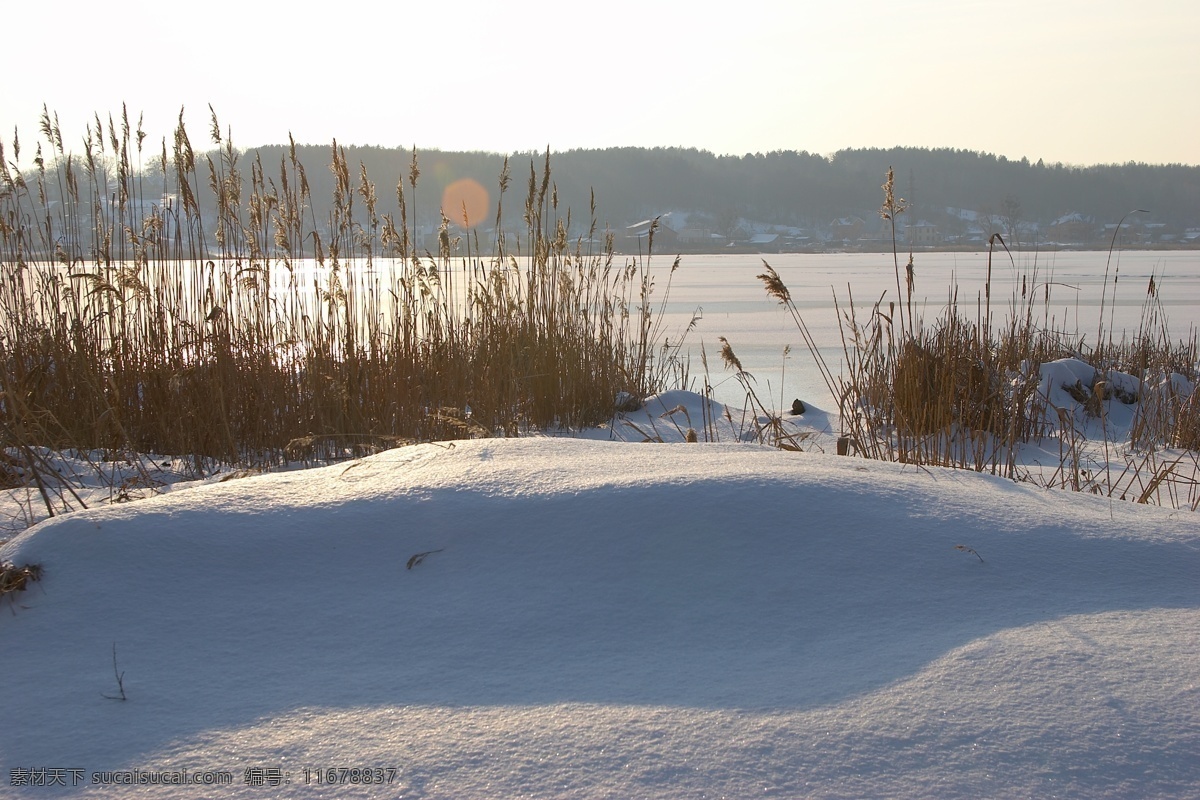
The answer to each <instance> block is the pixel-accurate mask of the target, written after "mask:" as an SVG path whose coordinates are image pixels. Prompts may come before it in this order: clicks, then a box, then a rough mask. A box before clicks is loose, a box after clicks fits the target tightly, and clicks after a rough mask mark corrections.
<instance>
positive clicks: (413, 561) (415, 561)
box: [407, 547, 446, 569]
mask: <svg viewBox="0 0 1200 800" xmlns="http://www.w3.org/2000/svg"><path fill="white" fill-rule="evenodd" d="M445 549H446V548H444V547H439V548H438V549H437V550H426V551H425V552H424V553H417V554H416V555H414V556H413V557H412V558H410V559H409V560H408V567H407V568H408V569H412V568H413V567H415V566H416V565H417V564H420V563H421V562H422V561H424V560H425V556H430V555H433V554H434V553H440V552H442V550H445Z"/></svg>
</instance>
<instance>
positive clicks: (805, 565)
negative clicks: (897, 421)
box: [0, 367, 1200, 800]
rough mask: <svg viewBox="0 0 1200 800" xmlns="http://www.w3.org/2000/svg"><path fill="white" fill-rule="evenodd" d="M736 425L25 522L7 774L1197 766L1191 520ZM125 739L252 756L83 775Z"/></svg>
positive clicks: (1113, 789) (1070, 788) (493, 448)
mask: <svg viewBox="0 0 1200 800" xmlns="http://www.w3.org/2000/svg"><path fill="white" fill-rule="evenodd" d="M1064 369H1065V367H1064ZM676 400H678V401H679V402H675V401H676ZM678 405H684V406H685V408H688V409H689V411H688V415H690V416H692V417H695V416H697V415H701V414H702V412H701V410H700V408H699V403H698V402H697V399H696V398H695V397H694V396H692V397H690V398H689V397H683V396H681V397H676V398H670V397H668V398H665V399H664V408H663V409H662V411H658V410H657V409H653V408H648V409H647V410H645V411H644V412H643V413H645V415H646V419H645V420H644V421H643V422H644V424H650V425H654V426H657V428H658V429H659V430H662V431H668V432H671V435H670V436H669V437H664V438H673V439H676V440H677V439H679V438H682V437H681V432H680V431H679V430H677V429H676V426H675V425H674V424H673V423H671V422H670V418H672V417H678V416H680V415H681V412H678V411H676V412H673V413H671V408H672V407H675V406H678ZM664 413H666V414H668V416H667V417H666V418H664V417H663V416H662V415H663V414H664ZM818 416H819V412H818ZM630 418H631V419H633V418H634V417H633V415H631V416H630ZM727 424H729V425H730V426H731V427H730V428H728V429H727V433H729V434H730V435H729V436H728V438H725V439H722V441H721V442H720V443H707V444H706V443H701V444H684V443H672V444H657V443H648V444H642V443H637V442H622V441H594V440H586V439H559V438H525V439H512V440H494V439H488V440H476V441H461V442H456V443H453V444H449V443H440V444H426V445H420V446H414V447H409V448H403V449H397V450H391V451H388V452H385V453H382V454H379V455H377V456H372V457H369V458H365V459H361V460H356V461H350V462H347V463H342V464H336V465H333V466H329V467H325V468H321V469H315V470H308V471H296V472H286V473H279V474H267V475H258V476H252V477H247V478H243V479H240V480H230V481H226V482H221V483H215V482H209V483H206V484H203V485H195V486H193V487H191V488H184V487H177V488H176V489H175V490H174V491H171V492H169V493H166V494H164V495H161V496H158V497H152V498H149V499H145V500H141V501H138V502H136V503H129V504H122V505H109V506H104V507H99V508H92V509H90V510H87V511H80V512H76V513H73V514H69V515H65V516H62V517H58V518H56V519H54V520H50V521H46V522H43V523H41V524H39V525H37V526H35V527H34V528H31V529H30V530H28V531H27V532H25V533H24V534H22V535H20V536H19V537H17V538H15V539H14V540H12V541H10V542H9V543H8V544H7V545H5V546H4V547H3V548H2V549H0V560H5V561H13V562H16V563H26V562H34V563H39V564H41V566H42V568H43V570H44V576H43V578H42V580H41V581H40V582H38V583H36V584H32V585H31V588H30V589H29V590H27V591H25V592H23V593H20V594H17V595H13V596H10V598H11V600H10V598H5V600H4V601H2V602H0V606H3V607H0V643H2V644H0V676H2V681H3V683H2V685H3V687H4V689H3V694H2V695H0V697H2V698H3V703H2V707H3V708H4V711H5V723H4V725H3V726H0V766H2V767H3V769H4V773H3V775H2V776H0V796H5V797H17V798H25V797H57V796H73V797H76V796H77V797H92V796H97V797H99V796H103V797H114V796H119V797H133V798H139V797H146V798H149V797H154V798H199V797H214V798H238V797H246V798H262V797H295V798H326V797H329V798H332V797H338V798H342V797H352V798H354V797H377V798H396V797H406V798H408V797H411V798H514V797H524V798H581V799H582V798H588V799H589V800H590V799H591V798H721V797H728V798H755V797H783V798H797V797H818V798H842V797H845V798H850V797H856V798H857V797H889V798H928V797H940V798H958V797H961V798H976V797H1001V798H1003V797H1075V798H1128V797H1180V798H1183V797H1197V796H1200V580H1198V579H1197V578H1198V576H1200V532H1198V528H1197V524H1196V520H1197V517H1196V516H1195V514H1194V513H1192V512H1190V511H1174V510H1171V509H1167V508H1159V507H1153V506H1144V505H1135V504H1133V503H1128V502H1121V501H1118V500H1109V499H1107V498H1102V497H1095V496H1089V495H1082V494H1078V493H1069V492H1065V491H1060V490H1053V489H1041V488H1037V487H1035V486H1033V485H1031V484H1028V483H1013V482H1010V481H1006V480H1002V479H1000V478H995V477H990V476H986V475H979V474H975V473H969V472H954V471H948V470H943V469H935V468H929V469H926V468H916V467H912V466H905V465H900V464H890V463H881V462H873V461H864V460H861V459H857V458H846V457H841V458H839V457H837V456H834V455H825V454H822V453H820V452H803V453H796V452H782V451H779V450H774V449H769V448H765V447H760V446H757V445H749V444H744V443H736V439H737V438H738V437H737V436H736V435H734V431H735V429H736V426H734V425H733V423H732V421H727ZM809 424H811V425H815V426H816V427H817V428H819V427H820V426H821V424H822V423H821V422H820V421H819V420H818V422H816V423H809ZM691 425H692V426H693V427H695V428H697V429H698V430H700V429H701V427H700V426H701V425H702V423H697V421H696V420H695V419H692V420H691ZM621 427H622V426H621V425H619V424H618V426H617V427H616V428H613V429H612V430H607V431H604V432H602V433H600V434H598V435H603V436H606V437H614V438H617V434H618V430H617V428H621ZM679 427H680V428H682V430H683V431H686V428H687V425H686V424H684V423H681V424H680V426H679ZM623 430H626V431H628V430H629V428H628V426H624V427H623ZM634 438H638V439H640V438H641V437H634ZM959 546H961V547H962V548H969V549H960V547H959ZM430 551H437V552H430ZM426 552H428V553H429V555H427V556H425V558H424V559H423V560H421V561H420V563H417V564H415V565H414V566H413V567H412V568H411V569H408V568H406V565H407V563H408V562H409V561H410V559H411V558H412V557H413V556H414V555H417V554H419V553H426ZM976 553H977V554H978V556H977V555H976ZM981 559H982V560H981ZM114 645H115V648H116V660H117V665H118V666H117V671H119V673H121V674H123V681H122V683H123V689H124V691H125V693H126V696H127V700H125V701H121V700H114V699H108V698H107V697H105V695H108V696H113V695H116V694H117V693H118V691H119V689H120V688H121V687H119V686H118V682H117V677H116V674H115V671H114V666H113V649H114ZM329 768H334V769H336V768H378V769H380V770H385V769H387V768H394V769H395V770H396V773H395V778H394V780H393V782H391V783H390V784H385V785H377V784H370V785H366V784H362V783H357V784H343V785H339V786H330V785H328V784H318V783H317V782H316V778H315V773H314V772H313V771H314V770H324V769H329ZM47 770H59V771H60V772H49V773H48V772H47ZM67 770H78V772H76V773H70V772H65V771H67ZM130 770H141V771H146V772H149V771H154V770H164V771H181V770H189V771H190V773H189V774H192V773H195V772H197V771H204V770H215V771H226V772H228V773H230V774H231V775H232V779H233V783H232V785H228V786H216V787H211V786H166V787H164V786H155V785H134V786H120V787H111V786H108V787H106V786H99V785H91V784H90V781H91V780H92V777H93V775H97V776H98V775H99V773H101V772H105V771H118V772H120V771H130ZM248 770H249V772H247V771H248ZM306 770H308V771H309V772H308V773H307V777H308V782H307V783H306V780H305V778H306V772H305V771H306ZM381 775H382V776H383V777H385V778H386V777H387V776H386V773H381ZM57 776H62V777H63V778H64V780H65V782H66V783H67V784H68V786H67V787H66V788H58V789H54V788H47V787H29V788H23V787H20V786H14V785H11V784H12V782H13V780H14V779H17V780H25V779H26V778H27V777H28V778H29V779H30V780H31V781H38V780H43V781H44V780H45V779H46V778H47V777H57ZM75 776H78V777H79V780H80V783H79V785H78V786H75V787H71V786H70V785H69V784H70V783H71V782H72V780H73V779H74V777H75ZM355 776H359V775H358V773H345V778H346V779H349V778H351V777H355ZM117 777H121V776H119V775H118V776H117ZM126 777H128V776H126ZM143 777H146V776H143ZM247 777H249V778H250V779H251V780H257V779H262V780H263V782H264V783H266V784H268V785H265V786H264V785H247V783H246V779H247ZM334 777H338V776H337V775H335V776H334ZM280 780H283V781H287V782H286V783H282V784H281V785H277V786H271V785H269V784H270V783H272V782H276V781H280Z"/></svg>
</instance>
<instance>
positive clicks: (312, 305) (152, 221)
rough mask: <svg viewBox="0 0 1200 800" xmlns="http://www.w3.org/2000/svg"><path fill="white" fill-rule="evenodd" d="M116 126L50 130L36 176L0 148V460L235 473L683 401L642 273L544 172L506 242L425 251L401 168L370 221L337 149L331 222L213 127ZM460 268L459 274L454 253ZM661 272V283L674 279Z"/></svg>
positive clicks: (362, 174)
mask: <svg viewBox="0 0 1200 800" xmlns="http://www.w3.org/2000/svg"><path fill="white" fill-rule="evenodd" d="M141 127H142V126H141V123H140V121H139V123H138V124H137V125H136V126H131V125H130V122H129V118H128V115H127V114H123V115H122V117H121V118H120V119H117V120H114V119H112V118H110V119H108V120H107V124H104V123H103V122H102V121H101V120H100V119H99V117H97V118H96V119H95V120H94V121H93V123H92V124H91V125H89V126H88V129H87V131H86V135H85V137H84V145H83V152H82V154H76V153H72V152H69V151H68V150H67V149H66V148H65V147H64V145H63V139H64V137H63V134H62V131H61V130H60V127H59V124H58V122H57V119H56V118H55V117H54V116H53V115H51V114H49V113H44V114H43V118H42V124H41V135H42V136H41V140H40V141H39V142H38V143H37V144H36V148H35V153H34V156H33V158H32V160H31V161H22V159H23V158H27V157H28V153H27V151H26V150H24V149H23V148H22V144H21V142H20V140H19V139H18V138H17V137H16V136H15V135H14V139H13V141H12V144H11V150H9V151H8V152H5V150H4V147H3V145H2V144H0V423H2V426H3V427H2V428H0V435H2V437H3V440H4V441H3V443H2V444H3V446H4V447H6V448H11V447H17V446H30V445H37V446H44V447H50V448H57V449H64V448H71V449H75V450H83V451H88V450H103V451H105V452H107V453H120V452H123V451H136V452H152V453H164V454H178V455H188V456H194V457H195V458H196V460H197V466H198V467H200V468H203V465H204V463H206V461H209V460H216V461H221V462H226V463H233V464H242V465H264V464H273V463H278V462H280V461H285V460H288V459H296V458H300V459H304V458H315V457H320V456H330V455H332V454H336V453H344V452H361V451H364V450H370V449H375V448H378V447H385V446H389V445H390V444H392V443H395V442H398V441H401V440H410V439H412V440H430V439H443V438H456V437H463V436H471V435H493V434H507V435H510V434H514V433H517V432H518V431H521V430H523V429H527V428H546V427H550V426H559V425H562V426H584V425H591V424H595V423H597V422H599V421H602V420H604V419H607V418H608V417H609V416H610V415H611V414H612V413H613V407H614V398H616V396H617V395H618V394H619V393H621V392H626V393H628V394H630V395H633V396H636V397H645V396H647V395H649V394H651V393H653V392H655V391H657V390H659V389H661V388H663V387H664V386H665V385H666V384H667V383H669V382H671V381H672V380H674V379H675V374H676V371H677V370H679V369H680V361H679V359H678V348H679V346H680V344H681V342H679V341H676V342H674V343H671V342H669V341H667V340H666V338H665V335H664V330H663V327H662V314H661V310H662V308H663V304H664V303H665V298H666V294H667V292H668V291H669V285H670V280H669V276H668V280H667V282H666V285H665V286H661V287H660V286H656V285H655V278H654V272H653V271H652V264H651V256H650V254H649V253H647V254H644V255H639V256H637V257H633V258H629V259H627V260H625V261H624V263H617V262H616V261H615V260H614V256H613V250H612V238H611V235H608V234H606V233H605V232H603V231H601V230H599V227H598V224H597V222H596V219H595V209H594V205H593V208H592V216H591V219H590V221H589V226H588V228H587V229H586V232H585V233H572V231H573V227H572V223H571V219H570V214H569V212H568V211H566V210H565V209H560V208H559V207H558V202H557V190H556V188H555V187H554V183H553V181H552V178H551V168H550V158H549V152H548V151H547V154H546V159H545V161H544V162H543V163H542V164H541V165H540V167H541V168H540V171H539V169H538V166H539V165H537V164H534V163H532V162H531V163H530V173H529V184H528V193H527V196H526V198H525V200H524V207H523V213H522V215H521V224H520V226H519V229H520V230H522V231H523V232H522V233H521V234H520V235H517V236H511V237H510V236H506V235H505V234H504V233H502V232H501V231H503V230H505V226H506V225H508V224H509V223H508V221H507V219H506V217H505V199H506V193H507V191H508V189H509V185H510V183H511V176H510V174H509V167H508V164H507V163H506V164H505V167H504V171H503V173H502V174H501V175H500V176H499V182H498V188H497V197H498V200H497V202H496V203H495V214H496V216H495V223H496V225H495V228H496V231H497V233H496V235H495V238H494V240H493V241H491V242H490V243H488V246H487V247H486V248H481V247H480V245H479V242H478V238H477V234H476V233H474V232H473V231H471V230H470V229H467V228H459V227H458V226H456V225H455V224H454V223H453V222H452V218H453V216H454V215H455V214H456V213H458V211H459V210H458V209H445V210H444V212H443V216H442V220H441V226H440V229H439V231H438V235H437V236H436V239H435V243H434V244H433V246H432V247H430V246H428V245H427V244H425V243H424V242H423V241H421V240H420V237H419V236H418V227H417V225H416V221H415V220H414V219H411V218H410V216H411V215H410V211H409V210H410V209H412V208H415V202H414V198H415V193H416V191H417V189H418V187H419V179H420V168H419V164H418V160H417V155H416V153H415V151H414V153H413V157H412V163H411V165H410V166H409V168H408V170H407V173H406V174H403V175H400V176H398V178H396V183H395V193H396V203H395V205H394V206H392V207H391V210H390V211H387V212H385V211H384V210H383V205H384V204H382V203H381V202H380V199H379V197H378V195H377V189H376V184H375V183H374V182H373V180H372V178H371V177H370V176H368V174H367V172H366V169H365V167H363V166H362V165H361V164H359V165H353V164H350V163H348V161H347V159H346V155H345V151H344V149H343V148H342V147H340V146H338V144H337V143H336V142H334V143H333V145H332V147H331V149H330V169H331V170H332V172H333V175H334V177H335V180H334V188H333V192H334V195H333V203H332V209H333V210H332V212H331V213H330V215H329V218H328V219H320V220H318V219H316V218H315V217H314V215H313V213H312V210H311V209H312V205H313V204H312V202H311V195H310V192H309V185H308V176H307V175H306V174H305V170H304V167H303V165H302V164H301V163H300V161H299V160H298V159H297V157H296V153H295V144H294V142H293V143H292V147H291V151H290V155H287V156H285V157H284V158H283V159H282V160H281V162H280V163H279V164H273V165H269V164H264V163H262V161H261V159H259V158H255V159H252V160H246V159H244V156H243V155H242V154H241V153H240V152H239V151H238V150H237V149H236V148H235V147H234V145H233V143H232V141H231V140H230V138H229V135H228V133H227V132H223V131H222V129H221V127H220V125H219V124H218V121H217V118H216V115H215V114H213V115H212V122H211V127H210V130H209V139H210V140H211V148H210V149H209V150H208V151H207V152H200V151H199V150H198V149H197V148H195V147H194V146H193V144H192V141H191V138H190V135H189V132H188V130H187V129H186V127H185V125H184V122H183V115H182V113H181V115H180V119H179V124H178V126H177V127H176V128H175V131H174V135H173V137H172V138H171V139H170V140H168V141H164V142H163V143H162V147H161V149H160V150H159V151H158V152H151V151H148V150H146V149H144V145H145V144H146V142H145V138H146V137H145V134H144V133H143V132H142V130H141ZM464 252H465V256H462V255H455V254H456V253H464ZM677 266H678V262H676V263H675V264H674V265H673V266H672V267H671V269H670V272H671V273H673V272H674V270H675V268H676V267H677Z"/></svg>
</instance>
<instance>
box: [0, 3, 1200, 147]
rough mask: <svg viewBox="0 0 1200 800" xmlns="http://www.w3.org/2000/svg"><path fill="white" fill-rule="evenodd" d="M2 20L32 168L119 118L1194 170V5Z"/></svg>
mask: <svg viewBox="0 0 1200 800" xmlns="http://www.w3.org/2000/svg"><path fill="white" fill-rule="evenodd" d="M12 5H13V4H10V6H9V8H8V9H6V11H5V15H4V16H5V28H6V35H5V37H4V42H5V49H4V60H5V62H6V63H7V75H6V78H5V80H4V81H3V83H2V84H0V134H2V135H3V138H4V141H5V144H6V145H9V144H10V143H11V138H12V131H13V128H14V126H15V127H17V128H18V129H19V130H20V131H21V139H22V146H23V150H24V151H25V153H31V152H32V149H33V141H34V140H35V139H36V138H37V117H38V114H39V112H40V109H41V107H42V104H43V103H45V104H46V105H48V106H49V108H50V109H51V111H57V113H58V114H59V118H60V121H61V123H62V127H63V134H64V137H65V138H66V139H67V143H68V146H69V147H74V148H75V149H77V150H78V149H79V148H78V142H80V141H81V140H82V138H83V136H84V129H85V125H86V124H87V122H88V121H89V120H90V119H91V117H92V114H93V112H99V113H100V115H101V118H102V119H105V120H107V117H108V115H109V114H110V113H112V114H113V115H114V116H118V117H119V114H120V110H121V104H122V102H124V103H126V104H127V106H128V108H129V113H130V116H131V118H132V119H131V122H133V123H134V124H136V120H137V117H138V115H139V114H144V117H145V129H146V130H147V132H149V133H150V134H151V141H152V142H156V143H157V141H158V140H160V139H161V137H162V136H163V135H165V134H167V133H169V132H170V130H171V129H172V127H173V125H174V122H175V119H176V118H177V116H178V114H179V109H180V107H184V108H185V109H186V115H185V119H186V120H187V122H188V130H189V133H190V135H191V138H192V141H193V144H194V145H195V146H196V147H197V149H203V148H204V147H205V146H207V143H208V141H209V140H208V129H209V119H210V117H209V111H208V105H209V104H210V103H211V104H212V106H213V107H214V108H215V109H216V112H217V114H218V117H219V120H220V124H221V126H222V128H231V129H232V132H233V140H234V143H235V144H236V145H240V146H252V145H257V144H266V143H279V142H286V141H287V136H288V133H289V132H291V133H292V135H293V136H294V137H295V139H296V141H297V142H300V143H321V144H326V143H328V142H329V141H330V140H331V139H333V138H334V137H336V138H337V139H338V141H339V142H340V143H342V144H376V145H384V146H397V145H402V146H412V145H416V146H417V147H418V148H419V149H420V148H424V149H433V148H440V149H445V150H490V151H499V152H513V151H518V150H519V151H529V150H533V149H544V148H545V147H546V146H547V145H549V146H550V147H551V149H552V150H556V151H557V150H568V149H572V148H578V147H612V146H625V145H636V146H659V145H662V146H685V147H698V148H703V149H707V150H711V151H713V152H716V153H733V154H738V155H740V154H743V153H747V152H767V151H770V150H808V151H810V152H815V153H824V154H830V153H833V152H834V151H836V150H839V149H842V148H846V147H890V146H893V145H912V146H922V147H947V146H948V147H957V148H965V149H970V150H982V151H987V152H992V153H996V154H1003V155H1006V156H1008V157H1010V158H1020V157H1022V156H1027V157H1029V159H1030V160H1032V161H1036V160H1037V159H1039V158H1042V159H1045V160H1046V161H1047V162H1054V161H1062V162H1065V163H1069V164H1093V163H1111V162H1126V161H1131V160H1132V161H1145V162H1151V163H1167V162H1182V163H1187V164H1200V44H1197V35H1198V33H1200V3H1198V2H1197V1H1196V0H1140V1H1139V2H1130V0H1120V2H1117V1H1115V0H1008V1H1007V2H1004V3H999V2H989V1H985V0H953V1H951V0H913V1H910V2H890V3H889V2H882V1H881V0H821V2H809V1H808V0H779V1H777V0H769V1H766V2H755V0H748V1H747V2H741V3H730V4H721V5H719V6H718V5H704V4H697V3H694V2H673V1H672V2H664V1H663V0H643V1H642V2H627V1H626V0H608V2H605V3H592V4H589V5H587V6H584V5H583V4H575V3H570V2H553V3H552V2H535V0H509V2H477V1H476V0H465V1H464V2H457V3H453V2H450V3H448V2H441V1H439V2H433V1H432V0H428V1H422V0H418V1H417V2H411V0H410V1H409V2H372V1H371V0H341V1H340V2H335V3H330V4H327V5H325V4H322V5H321V6H319V7H318V6H308V7H307V8H306V5H307V4H302V3H290V2H289V3H284V2H282V0H276V1H275V2H270V3H267V2H260V1H259V0H240V1H235V0H208V1H207V2H206V1H205V0H196V2H161V1H160V0H109V2H106V3H101V4H96V3H90V2H89V3H87V4H83V3H81V2H78V0H60V1H59V2H56V3H53V4H42V3H35V2H33V1H32V0H16V4H15V5H16V7H15V8H13V7H12ZM318 8H319V10H317V9H318ZM310 9H312V10H310ZM73 143H74V144H73ZM151 149H152V150H157V144H155V145H154V147H152V148H151ZM6 152H7V156H8V157H9V158H10V159H11V157H12V153H11V150H7V151H6ZM26 158H27V156H25V155H24V154H23V159H22V160H23V161H25V159H26Z"/></svg>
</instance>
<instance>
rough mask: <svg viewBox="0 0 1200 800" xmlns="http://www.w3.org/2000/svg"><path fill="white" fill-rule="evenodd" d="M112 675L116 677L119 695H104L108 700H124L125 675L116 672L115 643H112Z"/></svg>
mask: <svg viewBox="0 0 1200 800" xmlns="http://www.w3.org/2000/svg"><path fill="white" fill-rule="evenodd" d="M113 675H115V676H117V689H119V690H120V692H121V693H120V694H119V695H114V694H106V695H104V697H106V698H107V699H109V700H125V699H126V698H125V673H124V672H118V671H117V643H116V642H113Z"/></svg>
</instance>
